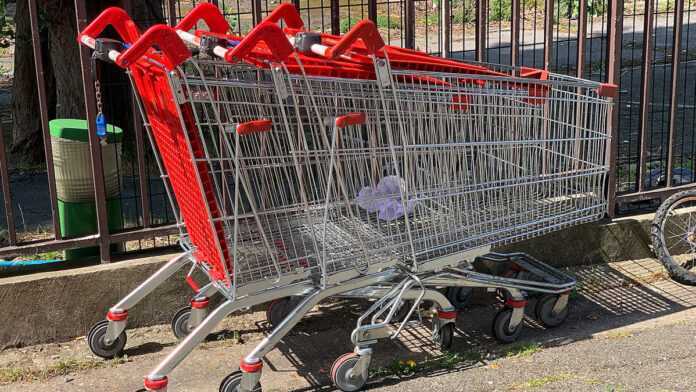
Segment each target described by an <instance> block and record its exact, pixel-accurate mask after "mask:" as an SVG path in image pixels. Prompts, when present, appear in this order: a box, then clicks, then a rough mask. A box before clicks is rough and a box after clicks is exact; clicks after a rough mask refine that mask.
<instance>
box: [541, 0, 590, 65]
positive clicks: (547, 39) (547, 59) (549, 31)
mask: <svg viewBox="0 0 696 392" xmlns="http://www.w3.org/2000/svg"><path fill="white" fill-rule="evenodd" d="M580 1H585V0H580ZM545 7H546V12H545V14H544V69H545V70H547V71H549V70H550V69H551V54H552V49H553V11H554V0H546V6H545Z"/></svg>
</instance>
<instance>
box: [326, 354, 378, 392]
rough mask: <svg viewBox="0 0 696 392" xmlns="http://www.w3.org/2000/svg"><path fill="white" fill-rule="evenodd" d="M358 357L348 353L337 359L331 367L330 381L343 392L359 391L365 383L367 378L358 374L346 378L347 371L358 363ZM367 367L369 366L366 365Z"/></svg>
mask: <svg viewBox="0 0 696 392" xmlns="http://www.w3.org/2000/svg"><path fill="white" fill-rule="evenodd" d="M359 359H360V356H359V355H358V354H356V353H348V354H344V355H341V356H340V357H338V358H337V359H336V360H335V361H334V363H333V365H332V366H331V381H332V382H333V383H334V385H336V386H337V387H338V389H340V390H342V391H344V392H353V391H359V390H360V389H362V387H363V386H365V384H366V383H367V377H363V376H362V375H358V374H351V376H350V377H349V376H348V371H349V370H351V369H353V368H354V367H355V365H356V364H357V363H358V360H359ZM368 367H369V364H368Z"/></svg>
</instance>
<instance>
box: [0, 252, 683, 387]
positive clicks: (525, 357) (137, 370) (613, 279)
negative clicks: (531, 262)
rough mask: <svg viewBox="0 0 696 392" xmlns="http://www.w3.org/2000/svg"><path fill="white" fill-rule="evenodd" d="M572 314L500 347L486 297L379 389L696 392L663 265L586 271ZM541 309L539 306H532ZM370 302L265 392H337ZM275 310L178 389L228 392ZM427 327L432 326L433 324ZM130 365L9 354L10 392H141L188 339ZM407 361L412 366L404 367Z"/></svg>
mask: <svg viewBox="0 0 696 392" xmlns="http://www.w3.org/2000/svg"><path fill="white" fill-rule="evenodd" d="M575 273H576V275H577V276H578V277H579V278H580V281H581V286H580V289H579V290H578V293H577V294H576V295H575V294H574V295H573V296H572V300H571V305H572V307H573V309H572V314H571V316H570V318H569V319H568V321H567V322H566V323H565V324H564V325H563V326H561V327H559V328H556V329H553V330H545V329H544V328H542V327H540V326H539V325H537V324H536V323H535V322H534V321H533V319H532V318H528V319H527V320H526V321H525V323H526V329H525V331H524V334H523V336H522V338H521V341H520V342H519V343H517V344H513V345H507V346H505V345H499V344H497V343H495V342H494V341H493V339H492V338H491V336H490V333H489V329H490V323H491V320H492V318H493V316H494V314H495V311H496V304H495V303H494V301H493V299H492V298H491V296H489V295H488V296H487V295H484V294H483V293H479V295H477V297H476V298H475V300H474V302H473V303H472V305H471V306H470V307H469V308H468V309H467V310H465V311H463V312H461V313H460V315H459V317H458V320H457V334H456V336H455V341H454V346H453V349H452V351H451V353H444V354H443V353H441V352H440V351H439V350H438V349H437V348H436V347H435V345H434V344H433V343H432V342H431V341H430V336H429V334H430V333H429V330H428V328H427V327H423V326H422V327H417V328H411V329H408V330H407V331H405V332H404V333H403V334H402V336H401V337H400V338H399V339H397V340H394V341H388V342H381V343H379V344H378V345H377V346H375V358H374V362H373V365H372V367H371V368H372V370H373V372H376V373H377V374H376V375H375V376H374V377H373V379H372V380H373V381H372V382H371V383H370V384H369V389H370V390H375V391H451V390H453V391H524V390H534V391H661V390H670V391H693V390H696V376H694V374H696V364H694V361H693V357H694V356H696V345H694V344H693V339H694V336H696V307H695V306H696V295H695V294H696V289H694V288H690V287H684V286H680V285H678V284H676V283H673V282H671V281H669V280H666V279H665V276H664V273H663V272H662V270H661V267H660V266H659V264H658V263H657V262H655V261H654V260H639V261H631V262H622V263H615V264H611V265H602V266H594V267H586V268H580V269H578V270H576V271H575ZM532 306H533V303H530V307H532ZM364 309H365V304H364V303H360V302H355V301H352V302H337V303H330V304H326V305H323V306H321V307H319V308H318V309H316V310H315V311H314V312H312V313H311V314H310V315H308V316H307V317H306V318H305V319H304V320H303V322H302V323H301V324H300V325H298V326H297V327H296V328H295V330H294V331H293V333H292V334H291V335H289V336H288V337H286V339H284V341H283V343H282V344H280V345H279V346H278V347H277V348H276V349H275V350H273V351H272V352H271V353H270V354H269V355H268V356H267V357H266V361H265V366H264V371H265V372H264V376H263V378H262V383H263V387H264V391H266V392H268V391H313V390H333V389H332V388H331V387H330V382H329V380H328V375H327V373H328V370H329V369H330V367H331V364H332V362H333V360H334V359H335V358H336V357H338V356H339V355H341V354H343V353H345V352H347V351H350V350H351V347H350V344H349V341H350V339H349V335H350V332H351V328H352V326H353V325H354V320H355V319H356V317H357V316H358V315H359V314H360V313H361V311H362V310H364ZM264 318H265V316H264V312H253V313H247V314H244V315H240V316H236V317H229V318H227V319H226V320H225V321H224V322H223V324H222V325H221V326H220V328H219V329H218V330H217V332H216V333H215V334H214V335H213V336H211V338H210V339H209V341H208V342H206V343H205V344H203V345H202V346H201V347H199V348H198V349H197V350H195V351H194V352H193V353H192V354H191V355H190V356H189V357H188V358H187V359H186V360H185V361H184V362H183V363H182V364H181V365H180V366H179V367H178V368H177V369H176V370H175V371H174V372H173V373H172V374H171V375H170V387H171V388H170V390H172V391H217V386H218V385H219V382H220V380H221V379H222V378H223V377H224V376H225V375H226V374H227V373H229V372H230V371H231V370H233V369H234V368H235V367H236V366H238V363H239V360H240V358H242V357H243V356H244V354H245V353H248V352H249V351H250V350H251V349H252V348H253V347H254V346H255V345H256V344H257V343H258V342H259V341H260V340H261V339H263V337H264V336H265V334H266V333H267V325H266V322H265V320H264ZM426 324H427V322H426ZM128 339H129V342H128V345H127V347H128V348H127V350H126V355H127V356H126V357H125V358H122V359H120V360H112V361H102V360H100V359H96V358H94V357H91V356H90V354H89V351H88V349H87V347H86V344H85V342H84V339H83V338H78V339H75V340H73V341H70V342H64V343H53V344H47V345H41V346H33V347H26V348H21V349H12V350H6V351H4V352H2V353H0V390H1V391H12V392H15V391H99V390H102V391H137V390H139V389H140V388H141V385H142V376H143V375H144V374H146V373H147V372H148V371H149V370H150V369H152V368H154V367H155V366H156V365H157V363H158V362H159V361H160V360H161V359H163V358H164V356H165V355H166V354H167V353H168V352H170V351H171V350H172V349H173V347H174V345H175V343H176V341H175V339H174V338H173V337H172V335H171V333H170V332H169V327H168V326H155V327H150V328H141V329H136V330H130V331H128ZM399 361H402V363H400V362H399Z"/></svg>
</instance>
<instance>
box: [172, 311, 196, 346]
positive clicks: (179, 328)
mask: <svg viewBox="0 0 696 392" xmlns="http://www.w3.org/2000/svg"><path fill="white" fill-rule="evenodd" d="M190 318H191V307H190V306H185V307H183V308H181V309H179V310H178V311H177V312H176V313H175V314H174V317H172V324H171V325H172V332H173V333H174V336H176V338H177V339H179V340H181V339H183V338H185V337H186V336H188V334H189V333H190V332H191V329H192V328H191V327H190V326H189V319H190Z"/></svg>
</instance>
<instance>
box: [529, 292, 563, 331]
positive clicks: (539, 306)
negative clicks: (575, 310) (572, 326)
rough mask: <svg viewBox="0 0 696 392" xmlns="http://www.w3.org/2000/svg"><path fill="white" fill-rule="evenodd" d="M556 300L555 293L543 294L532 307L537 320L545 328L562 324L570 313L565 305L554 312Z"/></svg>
mask: <svg viewBox="0 0 696 392" xmlns="http://www.w3.org/2000/svg"><path fill="white" fill-rule="evenodd" d="M556 301H558V296H557V295H545V296H543V297H541V298H539V300H538V301H537V303H536V306H535V307H534V313H535V314H536V318H537V320H539V322H541V323H542V324H543V325H544V326H545V327H547V328H555V327H558V326H559V325H561V324H563V322H564V321H565V320H566V319H567V318H568V314H569V313H570V312H569V309H568V306H567V305H566V306H565V307H564V308H563V310H561V311H560V312H558V313H556V312H554V311H553V307H554V306H555V305H556Z"/></svg>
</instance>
